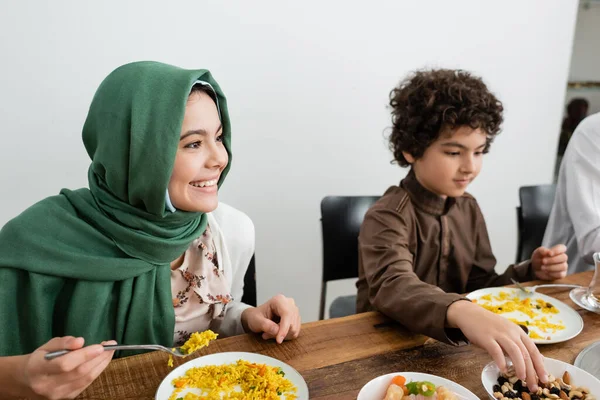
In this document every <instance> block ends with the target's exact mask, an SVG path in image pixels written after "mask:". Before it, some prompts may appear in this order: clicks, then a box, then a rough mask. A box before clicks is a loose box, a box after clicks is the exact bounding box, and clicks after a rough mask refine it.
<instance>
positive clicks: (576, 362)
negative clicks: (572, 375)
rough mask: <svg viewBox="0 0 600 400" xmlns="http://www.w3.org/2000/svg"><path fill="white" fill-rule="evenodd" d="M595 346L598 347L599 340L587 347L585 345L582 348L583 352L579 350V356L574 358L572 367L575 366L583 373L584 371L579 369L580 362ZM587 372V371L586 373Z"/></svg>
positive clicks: (599, 344)
mask: <svg viewBox="0 0 600 400" xmlns="http://www.w3.org/2000/svg"><path fill="white" fill-rule="evenodd" d="M596 346H600V340H599V341H597V342H594V343H591V344H589V345H587V346H586V347H584V348H583V350H581V351H580V352H579V354H577V357H576V358H575V361H573V365H574V366H576V367H577V368H579V369H582V370H584V371H585V369H583V368H581V362H582V360H583V357H585V356H586V354H587V353H588V352H589V351H591V350H592V349H593V348H595V347H596ZM586 372H587V371H586Z"/></svg>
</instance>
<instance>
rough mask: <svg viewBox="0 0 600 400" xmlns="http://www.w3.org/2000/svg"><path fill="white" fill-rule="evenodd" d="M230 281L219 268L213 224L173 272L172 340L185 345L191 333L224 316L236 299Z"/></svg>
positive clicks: (187, 251) (206, 327)
mask: <svg viewBox="0 0 600 400" xmlns="http://www.w3.org/2000/svg"><path fill="white" fill-rule="evenodd" d="M230 291H231V284H230V282H229V281H228V277H226V276H225V274H224V271H223V269H222V268H221V267H219V258H218V255H217V252H216V248H215V244H214V241H213V235H212V232H211V229H210V226H207V227H206V231H205V232H204V233H203V234H202V236H201V237H199V238H198V239H196V240H194V241H193V242H192V244H191V245H190V247H188V249H187V250H186V252H185V254H184V258H183V263H182V264H181V266H180V267H179V268H177V269H174V270H172V271H171V292H172V294H173V307H175V334H174V337H173V343H174V345H175V346H180V345H182V344H183V343H184V342H185V341H186V340H187V339H188V338H189V337H190V335H191V334H192V333H194V332H198V331H204V330H206V329H209V328H210V325H211V323H212V321H213V320H215V319H221V320H222V319H223V317H224V316H225V312H226V311H227V304H228V303H230V302H231V301H233V298H232V296H231V292H230Z"/></svg>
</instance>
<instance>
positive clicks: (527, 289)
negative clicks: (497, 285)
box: [510, 278, 581, 294]
mask: <svg viewBox="0 0 600 400" xmlns="http://www.w3.org/2000/svg"><path fill="white" fill-rule="evenodd" d="M510 280H511V281H512V283H514V284H515V286H516V287H517V288H519V289H521V290H522V291H523V292H525V293H527V294H533V293H534V292H535V291H536V290H537V289H539V288H542V287H544V288H547V287H564V288H580V287H581V286H580V285H571V284H568V283H545V284H541V285H535V286H529V287H525V286H523V285H521V284H520V283H519V282H517V281H516V280H514V279H513V278H510Z"/></svg>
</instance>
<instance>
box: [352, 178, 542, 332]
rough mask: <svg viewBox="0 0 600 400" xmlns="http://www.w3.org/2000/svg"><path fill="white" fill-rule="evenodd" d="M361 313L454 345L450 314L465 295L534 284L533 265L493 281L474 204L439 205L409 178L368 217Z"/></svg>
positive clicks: (466, 198)
mask: <svg viewBox="0 0 600 400" xmlns="http://www.w3.org/2000/svg"><path fill="white" fill-rule="evenodd" d="M358 245H359V246H358V247H359V279H358V282H357V284H356V285H357V288H358V297H357V311H358V312H365V311H370V310H378V311H380V312H382V313H384V314H386V315H388V316H389V317H391V318H393V319H395V320H397V321H399V322H401V323H402V324H403V325H404V326H406V327H407V328H409V329H411V330H412V331H415V332H419V333H423V334H425V335H427V336H430V337H433V338H434V339H437V340H440V341H444V342H447V343H453V344H457V343H459V342H463V341H465V338H464V336H463V335H462V334H461V332H460V331H458V330H457V329H448V328H446V326H445V324H446V311H447V309H448V306H450V305H451V304H452V303H454V302H455V301H457V300H461V299H464V296H461V295H460V294H458V293H466V292H470V291H473V290H476V289H480V288H483V287H489V286H502V285H506V284H510V283H511V282H510V279H511V278H514V279H516V280H518V281H525V280H532V279H534V277H533V274H532V268H531V267H530V264H531V263H530V262H529V261H526V262H523V263H520V264H518V265H511V266H510V267H508V269H507V270H506V272H505V273H504V274H502V275H498V274H496V272H495V271H494V267H495V265H496V258H495V257H494V255H493V253H492V248H491V245H490V240H489V236H488V232H487V228H486V225H485V221H484V219H483V215H482V213H481V210H480V209H479V206H478V205H477V201H476V200H475V199H474V198H473V197H472V196H470V195H468V194H465V195H463V196H461V197H458V198H448V199H446V200H445V199H442V198H441V197H439V196H437V195H436V194H434V193H432V192H430V191H428V190H427V189H425V188H424V187H423V186H421V184H420V183H419V182H418V181H417V179H416V177H415V175H414V173H413V172H412V171H411V172H410V173H409V174H408V176H407V177H406V178H405V179H404V180H402V182H401V183H400V186H392V187H390V188H389V189H388V190H387V191H386V192H385V194H384V195H383V197H382V198H381V199H380V200H378V201H377V203H375V204H374V205H373V206H372V207H371V208H370V209H369V211H368V212H367V214H366V215H365V219H364V222H363V224H362V227H361V230H360V235H359V238H358Z"/></svg>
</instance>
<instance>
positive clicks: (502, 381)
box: [498, 376, 508, 386]
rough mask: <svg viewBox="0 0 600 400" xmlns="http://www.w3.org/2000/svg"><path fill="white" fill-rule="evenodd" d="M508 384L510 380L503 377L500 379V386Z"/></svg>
mask: <svg viewBox="0 0 600 400" xmlns="http://www.w3.org/2000/svg"><path fill="white" fill-rule="evenodd" d="M506 382H508V379H506V378H505V377H503V376H500V377H498V385H500V386H502V385H504V384H505V383H506Z"/></svg>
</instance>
